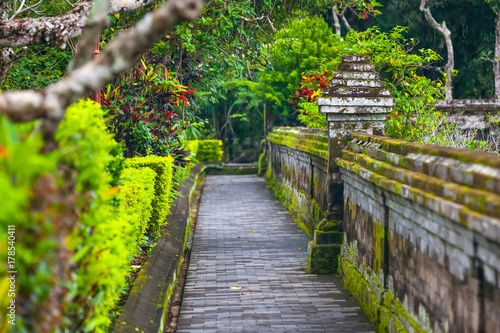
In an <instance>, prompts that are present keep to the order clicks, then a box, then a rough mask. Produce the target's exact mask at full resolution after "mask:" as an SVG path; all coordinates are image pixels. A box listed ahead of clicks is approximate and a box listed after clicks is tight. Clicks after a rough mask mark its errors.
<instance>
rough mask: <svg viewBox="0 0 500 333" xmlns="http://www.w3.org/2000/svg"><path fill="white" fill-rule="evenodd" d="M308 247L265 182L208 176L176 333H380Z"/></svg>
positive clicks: (248, 177) (300, 232)
mask: <svg viewBox="0 0 500 333" xmlns="http://www.w3.org/2000/svg"><path fill="white" fill-rule="evenodd" d="M307 242H308V237H307V235H305V234H304V233H302V231H301V229H300V228H299V227H298V226H297V225H296V224H295V223H294V222H293V220H292V219H291V217H290V216H289V215H288V212H287V210H286V209H285V208H284V207H283V206H282V205H281V203H280V202H279V201H278V200H276V199H275V198H274V197H273V196H272V194H271V193H270V191H269V189H268V188H266V183H265V182H264V180H263V179H262V178H257V177H255V176H208V177H207V179H206V182H205V187H204V190H203V196H202V199H201V203H200V208H199V212H198V222H197V226H196V233H195V237H194V241H193V248H192V255H191V261H190V264H189V270H188V276H187V281H186V286H185V290H184V297H183V302H182V308H181V313H180V318H179V325H178V330H177V332H179V333H182V332H190V333H194V332H259V333H260V332H303V333H308V332H374V328H373V327H372V326H371V324H370V323H369V322H368V319H367V318H366V317H365V315H364V314H363V313H362V312H361V310H360V309H359V307H358V305H357V303H356V302H355V301H354V299H353V298H352V297H351V296H350V295H349V294H348V293H347V292H346V291H344V290H343V289H342V288H341V287H340V286H341V283H340V281H339V280H338V278H336V277H333V276H324V275H323V276H316V275H308V274H306V273H305V272H304V267H305V266H306V257H307V254H306V253H307ZM231 287H233V288H231ZM240 288H241V289H240Z"/></svg>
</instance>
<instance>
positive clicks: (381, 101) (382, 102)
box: [317, 97, 395, 112]
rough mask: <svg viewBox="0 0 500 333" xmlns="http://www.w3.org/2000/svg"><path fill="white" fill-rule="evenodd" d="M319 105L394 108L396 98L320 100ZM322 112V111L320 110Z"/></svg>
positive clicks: (333, 98)
mask: <svg viewBox="0 0 500 333" xmlns="http://www.w3.org/2000/svg"><path fill="white" fill-rule="evenodd" d="M317 103H318V105H319V106H320V107H321V106H323V105H324V106H339V107H340V106H363V107H368V106H386V107H393V106H394V104H395V98H393V97H363V98H359V97H332V98H318V102H317ZM320 112H322V110H321V109H320Z"/></svg>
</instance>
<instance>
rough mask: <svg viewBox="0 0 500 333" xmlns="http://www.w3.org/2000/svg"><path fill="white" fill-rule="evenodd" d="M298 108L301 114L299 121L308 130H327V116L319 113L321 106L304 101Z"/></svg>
mask: <svg viewBox="0 0 500 333" xmlns="http://www.w3.org/2000/svg"><path fill="white" fill-rule="evenodd" d="M298 106H299V112H300V114H299V115H298V116H297V119H298V120H299V121H300V122H302V123H304V124H305V125H306V126H307V127H308V128H326V127H327V126H328V121H327V120H326V116H325V115H324V114H322V113H320V112H319V106H318V104H317V103H316V102H309V101H302V102H300V103H299V105H298Z"/></svg>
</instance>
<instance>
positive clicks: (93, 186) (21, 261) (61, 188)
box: [0, 101, 136, 332]
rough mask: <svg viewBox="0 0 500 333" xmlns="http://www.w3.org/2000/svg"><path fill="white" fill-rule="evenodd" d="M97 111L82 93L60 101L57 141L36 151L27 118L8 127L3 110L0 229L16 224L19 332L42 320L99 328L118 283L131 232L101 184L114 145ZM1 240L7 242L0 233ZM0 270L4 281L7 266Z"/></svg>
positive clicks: (107, 176) (65, 327)
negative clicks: (66, 103)
mask: <svg viewBox="0 0 500 333" xmlns="http://www.w3.org/2000/svg"><path fill="white" fill-rule="evenodd" d="M102 116H103V112H102V110H101V109H100V107H99V105H98V104H95V103H93V102H89V101H81V102H78V103H76V104H74V105H73V106H71V107H70V108H68V110H67V117H66V119H65V120H64V121H63V122H62V123H61V125H60V128H59V130H58V132H57V134H56V138H57V140H58V141H59V145H60V149H59V150H58V151H56V152H54V153H51V154H42V153H40V150H41V147H42V140H41V138H40V137H39V136H37V135H33V134H31V132H32V131H33V126H18V127H17V128H16V130H14V127H13V126H12V125H11V124H10V123H9V122H8V121H6V120H5V119H2V120H1V128H0V151H1V152H2V154H1V157H0V186H1V194H0V197H2V198H3V195H7V196H8V197H6V198H4V200H5V201H6V202H7V201H8V202H9V205H7V207H8V208H6V209H3V210H2V212H1V213H0V224H1V229H0V230H1V232H0V233H1V234H2V235H4V236H5V235H6V232H7V225H15V227H16V235H15V236H16V244H15V248H16V254H15V258H16V263H15V265H16V266H15V268H16V270H17V271H18V274H19V275H18V277H17V297H16V300H17V301H18V303H17V310H18V316H17V317H16V328H17V329H18V331H20V332H37V331H40V330H41V326H44V327H49V328H50V327H53V328H55V327H59V329H60V330H61V331H68V332H75V331H82V332H102V331H103V330H104V329H105V328H106V327H107V325H108V323H109V319H108V310H109V309H110V307H112V306H113V304H114V301H115V299H116V298H117V297H118V292H119V291H120V290H121V288H122V287H123V285H124V282H125V275H126V273H127V272H128V269H129V267H128V264H129V261H130V258H131V255H133V253H134V251H135V242H136V233H135V230H134V227H133V225H132V224H131V223H130V220H131V218H130V216H128V215H127V214H126V213H125V212H124V210H120V209H119V208H118V206H117V205H116V200H115V199H114V195H113V194H114V193H115V192H116V191H117V188H111V189H110V188H109V182H110V180H111V179H112V177H113V175H112V172H118V171H117V170H118V169H117V168H116V165H117V164H116V163H115V160H116V158H117V157H116V156H115V154H116V153H117V151H119V149H118V148H117V147H118V145H117V143H116V142H114V140H113V138H112V135H110V134H107V133H106V131H105V128H106V126H105V123H104V120H103V119H102ZM110 165H114V166H113V167H110ZM4 239H7V237H4ZM0 247H1V248H3V249H4V250H7V249H6V248H5V243H2V244H1V245H0ZM3 253H7V251H4V252H3ZM2 255H3V254H2ZM4 259H5V258H4ZM2 260H3V259H2ZM5 262H6V260H5ZM1 274H2V275H1V276H2V282H1V285H0V286H2V288H5V287H6V286H7V285H6V281H7V280H6V279H5V277H6V276H5V270H3V271H2V272H1ZM3 295H6V293H4V294H3ZM6 300H7V297H6V296H2V299H1V302H2V303H5V301H6ZM55 310H56V312H54V311H55ZM57 311H60V313H59V312H57ZM4 314H5V313H4ZM51 314H55V315H51ZM4 320H5V316H4V315H3V316H2V317H1V318H0V321H1V323H0V325H2V326H3V324H4V323H5V321H4Z"/></svg>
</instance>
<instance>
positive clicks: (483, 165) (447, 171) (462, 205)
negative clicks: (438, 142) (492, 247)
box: [337, 133, 500, 242]
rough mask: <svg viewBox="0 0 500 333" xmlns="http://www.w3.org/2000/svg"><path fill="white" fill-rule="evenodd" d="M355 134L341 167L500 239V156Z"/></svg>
mask: <svg viewBox="0 0 500 333" xmlns="http://www.w3.org/2000/svg"><path fill="white" fill-rule="evenodd" d="M352 137H353V138H354V139H353V140H352V141H351V143H350V144H349V149H348V150H343V151H342V155H341V158H339V159H338V160H337V165H338V166H339V167H341V168H343V169H345V170H348V171H351V172H354V173H356V174H358V175H359V176H361V177H362V178H364V179H366V180H368V181H370V182H373V183H375V184H377V185H378V186H380V187H382V188H383V189H385V190H388V191H390V192H393V193H395V194H397V195H400V196H402V197H404V198H407V199H409V200H412V201H415V202H417V203H419V204H421V205H423V206H425V207H427V208H429V209H431V210H433V211H435V212H436V213H439V214H441V215H443V216H446V217H447V218H449V219H450V220H452V221H454V222H456V223H459V224H461V225H464V226H466V227H468V228H469V229H471V230H474V231H475V232H478V233H480V234H482V235H483V236H484V237H485V238H487V239H491V240H493V241H495V242H499V241H500V219H499V217H500V167H499V165H500V156H496V155H493V154H487V153H478V152H474V151H470V150H464V149H453V148H442V147H437V146H431V145H422V144H416V143H412V142H406V141H402V140H395V139H390V138H387V137H381V136H375V135H368V134H358V133H356V134H353V135H352ZM473 157H476V158H477V159H476V160H475V161H474V160H473ZM471 160H472V162H471Z"/></svg>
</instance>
